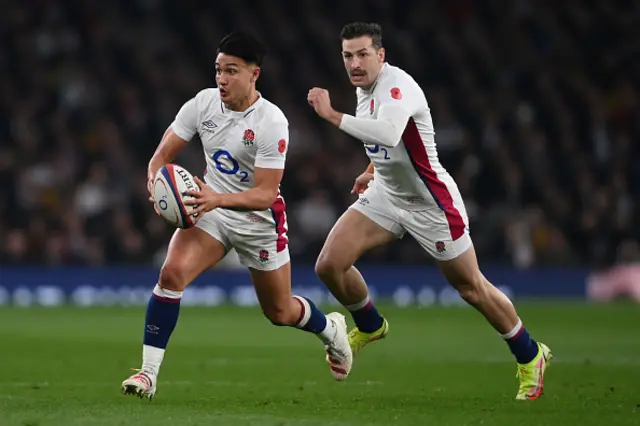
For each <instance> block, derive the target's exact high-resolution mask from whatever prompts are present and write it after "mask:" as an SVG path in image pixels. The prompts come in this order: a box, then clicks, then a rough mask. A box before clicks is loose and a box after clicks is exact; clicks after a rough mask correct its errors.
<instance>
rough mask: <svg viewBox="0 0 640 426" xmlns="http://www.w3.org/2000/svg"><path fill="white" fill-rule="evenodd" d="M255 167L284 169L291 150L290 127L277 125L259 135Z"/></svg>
mask: <svg viewBox="0 0 640 426" xmlns="http://www.w3.org/2000/svg"><path fill="white" fill-rule="evenodd" d="M257 139H258V140H257V152H256V160H255V164H254V165H255V167H261V168H265V169H284V163H285V160H286V156H287V150H288V149H289V125H288V124H287V123H279V124H275V125H273V126H271V127H269V128H268V129H265V130H264V131H263V132H262V135H258V138H257Z"/></svg>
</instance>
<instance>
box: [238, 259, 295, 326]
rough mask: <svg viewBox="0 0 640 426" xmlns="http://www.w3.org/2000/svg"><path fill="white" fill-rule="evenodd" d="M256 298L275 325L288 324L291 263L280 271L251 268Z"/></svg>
mask: <svg viewBox="0 0 640 426" xmlns="http://www.w3.org/2000/svg"><path fill="white" fill-rule="evenodd" d="M249 272H250V274H251V280H252V281H253V286H254V288H255V290H256V296H258V301H259V302H260V307H261V308H262V311H263V312H264V313H265V315H266V316H267V317H268V318H269V319H270V320H271V321H273V322H275V323H280V324H283V323H288V322H292V321H294V320H295V319H296V318H293V317H292V312H291V311H292V309H291V303H292V299H291V262H287V263H286V264H284V265H282V266H281V267H279V268H278V269H272V270H261V269H255V268H249Z"/></svg>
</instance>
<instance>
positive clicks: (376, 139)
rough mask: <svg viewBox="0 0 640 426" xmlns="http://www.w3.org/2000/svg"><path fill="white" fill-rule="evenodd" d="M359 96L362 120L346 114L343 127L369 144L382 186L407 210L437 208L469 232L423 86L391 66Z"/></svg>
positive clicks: (358, 110)
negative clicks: (439, 147) (441, 155)
mask: <svg viewBox="0 0 640 426" xmlns="http://www.w3.org/2000/svg"><path fill="white" fill-rule="evenodd" d="M356 94H357V97H358V106H357V109H356V116H355V117H353V116H349V115H346V114H345V115H344V116H343V119H342V123H341V124H340V129H342V130H344V131H345V132H347V133H349V134H350V135H352V136H354V137H356V138H358V139H361V140H362V141H363V142H364V144H365V152H366V153H367V155H368V156H369V158H370V159H371V162H372V163H373V165H374V182H375V184H376V185H377V186H378V188H381V189H382V191H383V192H385V193H387V194H388V195H389V196H391V197H393V202H394V204H397V205H399V206H403V207H405V208H407V209H420V208H425V207H426V208H429V207H430V206H437V207H439V208H440V209H442V210H443V211H444V213H445V214H446V216H447V220H448V221H449V223H450V224H451V225H452V226H456V227H457V228H460V227H462V229H464V221H463V220H462V216H461V215H460V212H459V209H458V208H460V210H462V209H464V205H463V202H462V197H461V196H460V192H459V190H458V187H457V185H456V183H455V181H454V180H453V178H452V177H451V176H450V175H449V173H448V172H447V171H446V170H445V168H444V167H443V166H442V165H441V164H440V161H439V159H438V151H437V150H436V143H435V131H434V126H433V121H432V119H431V111H430V109H429V105H428V103H427V99H426V97H425V94H424V92H423V91H422V89H421V88H420V86H419V85H418V83H416V81H415V80H414V79H413V78H412V77H411V76H410V75H409V74H407V73H406V72H405V71H403V70H402V69H400V68H398V67H395V66H392V65H390V64H388V63H385V64H384V65H383V66H382V69H381V71H380V74H379V75H378V78H377V79H376V81H375V83H374V84H373V86H372V87H371V88H370V89H369V90H363V89H362V88H357V89H356ZM381 111H382V113H381ZM454 203H455V205H454ZM456 205H457V207H456Z"/></svg>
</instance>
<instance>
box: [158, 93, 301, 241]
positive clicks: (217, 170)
mask: <svg viewBox="0 0 640 426" xmlns="http://www.w3.org/2000/svg"><path fill="white" fill-rule="evenodd" d="M171 129H172V130H173V132H174V133H175V134H176V135H178V136H179V137H180V138H182V139H184V140H186V141H189V140H191V139H192V138H193V136H194V135H195V134H196V133H198V135H199V136H200V139H201V140H202V149H203V151H204V155H205V159H206V164H207V169H206V171H205V175H204V181H205V183H206V184H207V185H209V186H210V187H211V188H212V189H213V190H214V191H215V192H217V193H220V194H231V193H238V192H242V191H246V190H248V189H251V188H253V186H254V171H255V168H256V167H261V168H266V169H284V166H285V160H286V155H287V150H288V148H289V122H288V120H287V118H286V117H285V115H284V113H283V112H282V111H281V110H280V108H278V107H277V106H276V105H275V104H273V103H271V102H269V101H268V100H266V99H264V98H263V97H262V96H260V98H259V99H258V100H257V101H256V102H255V103H254V104H253V105H251V106H250V107H249V108H248V109H247V110H246V111H243V112H237V111H231V110H229V109H227V108H226V107H225V106H224V104H223V103H222V101H221V100H220V92H219V90H218V89H217V88H210V89H204V90H202V91H200V92H199V93H198V94H197V95H196V96H195V97H194V98H192V99H190V100H188V101H187V102H186V103H185V104H184V105H183V106H182V108H180V111H178V114H177V115H176V117H175V120H174V121H173V122H172V123H171ZM285 210H286V204H285V201H284V199H283V198H282V196H281V195H280V191H278V195H277V197H276V200H275V202H274V204H273V206H272V207H271V208H270V209H269V210H265V211H256V212H251V213H247V212H244V213H243V212H235V211H232V210H226V209H221V210H220V211H221V212H222V213H223V214H225V215H226V216H228V217H231V218H240V217H243V218H246V219H248V220H250V221H259V222H264V221H266V222H270V223H273V224H274V225H275V227H276V231H277V232H278V235H279V238H280V236H282V238H283V241H284V240H285V239H286V231H287V217H286V212H285Z"/></svg>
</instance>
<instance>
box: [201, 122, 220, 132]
mask: <svg viewBox="0 0 640 426" xmlns="http://www.w3.org/2000/svg"><path fill="white" fill-rule="evenodd" d="M202 127H203V128H204V130H206V131H207V132H211V133H213V132H215V128H216V127H218V125H217V124H216V123H214V122H213V120H207V121H204V122H202Z"/></svg>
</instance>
